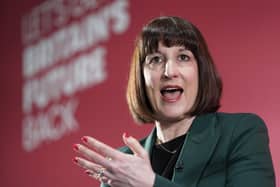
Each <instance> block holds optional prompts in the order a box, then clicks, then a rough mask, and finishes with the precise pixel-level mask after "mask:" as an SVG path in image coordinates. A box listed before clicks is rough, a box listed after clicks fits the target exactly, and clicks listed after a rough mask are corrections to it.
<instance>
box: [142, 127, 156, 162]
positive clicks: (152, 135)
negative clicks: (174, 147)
mask: <svg viewBox="0 0 280 187" xmlns="http://www.w3.org/2000/svg"><path fill="white" fill-rule="evenodd" d="M155 139H156V128H153V130H152V131H151V133H150V134H149V136H148V137H147V138H146V139H145V142H144V144H143V147H144V149H145V150H146V151H148V153H149V156H150V157H151V154H152V148H153V145H154V142H155Z"/></svg>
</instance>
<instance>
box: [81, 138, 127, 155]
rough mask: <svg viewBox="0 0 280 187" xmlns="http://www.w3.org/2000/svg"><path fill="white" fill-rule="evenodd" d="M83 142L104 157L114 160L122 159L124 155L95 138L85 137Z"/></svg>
mask: <svg viewBox="0 0 280 187" xmlns="http://www.w3.org/2000/svg"><path fill="white" fill-rule="evenodd" d="M82 141H83V142H84V143H86V144H87V145H88V146H89V147H90V148H93V149H95V150H96V151H97V152H98V153H100V154H101V155H103V156H104V157H109V158H111V159H113V160H114V159H118V158H120V157H121V156H122V155H123V153H121V152H120V151H118V150H116V149H114V148H112V147H110V146H108V145H106V144H104V143H103V142H101V141H98V140H96V139H95V138H93V137H90V136H84V137H82Z"/></svg>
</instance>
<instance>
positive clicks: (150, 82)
mask: <svg viewBox="0 0 280 187" xmlns="http://www.w3.org/2000/svg"><path fill="white" fill-rule="evenodd" d="M144 79H145V85H146V87H147V88H148V89H151V88H154V87H155V84H156V77H155V74H154V73H153V72H152V71H150V70H145V69H144Z"/></svg>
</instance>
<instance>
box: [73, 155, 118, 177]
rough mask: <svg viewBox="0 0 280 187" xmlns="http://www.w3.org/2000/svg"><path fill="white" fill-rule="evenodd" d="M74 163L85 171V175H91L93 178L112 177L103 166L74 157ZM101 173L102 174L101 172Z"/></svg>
mask: <svg viewBox="0 0 280 187" xmlns="http://www.w3.org/2000/svg"><path fill="white" fill-rule="evenodd" d="M74 162H75V163H76V164H77V165H79V166H80V167H82V168H84V169H86V171H85V172H86V174H88V175H91V177H94V178H96V179H97V178H98V179H99V178H102V177H103V176H105V177H107V178H113V177H114V176H113V175H112V174H111V173H110V172H109V171H108V170H107V169H106V168H105V167H103V166H101V165H98V164H95V163H92V162H90V161H88V160H86V159H84V158H81V157H75V158H74ZM101 171H102V172H101ZM101 173H102V174H101Z"/></svg>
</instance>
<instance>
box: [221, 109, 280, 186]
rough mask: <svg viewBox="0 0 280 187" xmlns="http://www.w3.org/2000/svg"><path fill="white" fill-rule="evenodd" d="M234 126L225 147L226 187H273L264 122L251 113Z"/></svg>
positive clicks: (271, 166) (272, 172)
mask: <svg viewBox="0 0 280 187" xmlns="http://www.w3.org/2000/svg"><path fill="white" fill-rule="evenodd" d="M237 123H238V124H236V125H235V126H236V127H235V129H234V131H233V133H232V138H231V144H230V148H229V155H228V163H227V164H228V166H227V168H228V169H227V170H228V173H227V185H226V187H248V186H254V187H275V175H274V169H273V165H272V159H271V154H270V150H269V138H268V132H267V128H266V126H265V123H264V122H263V120H262V119H260V118H259V117H258V116H256V115H253V114H250V115H246V116H245V117H243V118H242V119H241V120H240V121H239V122H237Z"/></svg>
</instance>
